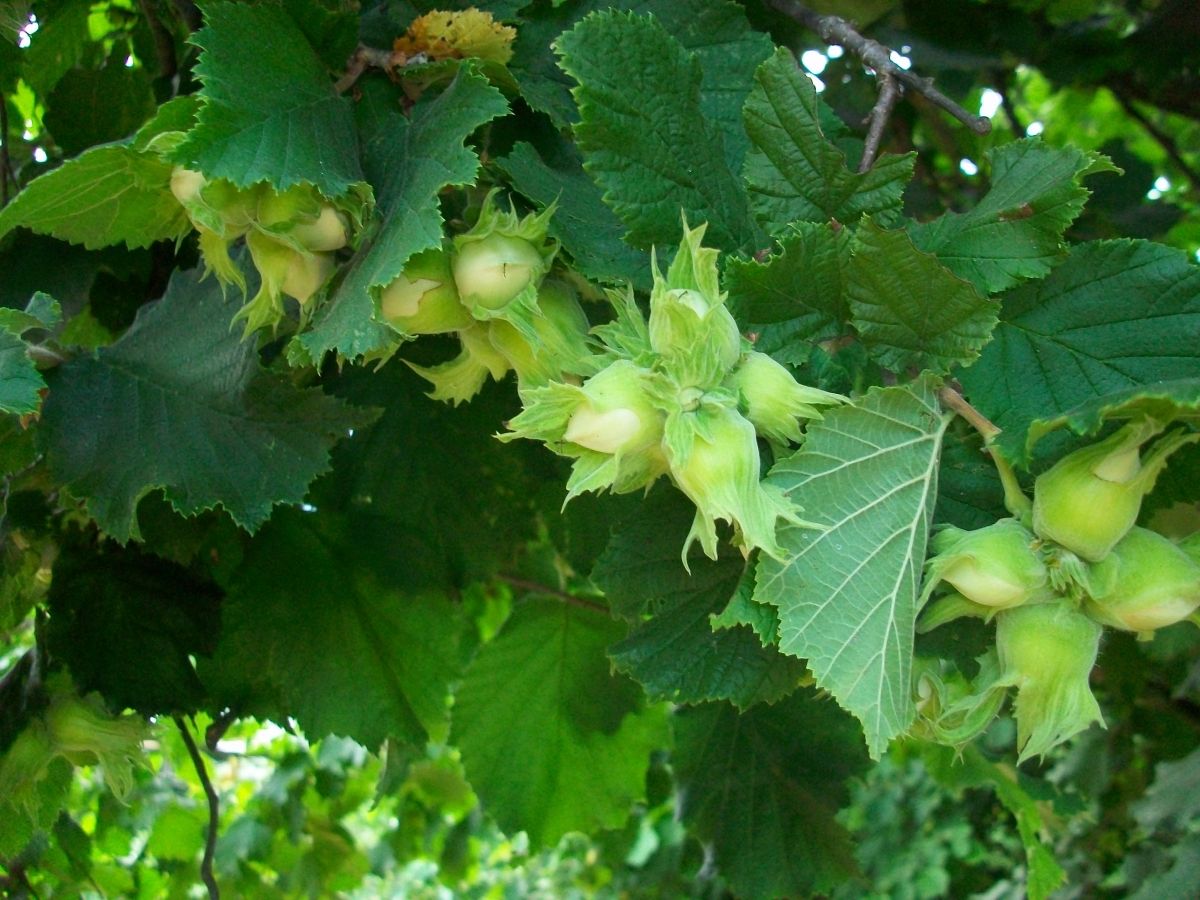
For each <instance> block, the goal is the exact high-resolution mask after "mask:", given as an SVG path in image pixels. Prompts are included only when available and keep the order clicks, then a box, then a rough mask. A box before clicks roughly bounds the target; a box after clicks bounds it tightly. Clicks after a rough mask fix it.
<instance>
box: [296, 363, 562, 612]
mask: <svg viewBox="0 0 1200 900" xmlns="http://www.w3.org/2000/svg"><path fill="white" fill-rule="evenodd" d="M428 387H429V385H428V384H427V383H426V382H425V381H424V380H423V379H421V378H420V377H418V376H417V375H416V373H414V372H413V371H412V370H411V369H410V368H409V367H408V366H406V365H404V364H403V363H401V362H400V361H399V360H395V361H393V362H390V363H388V365H386V366H384V367H383V368H382V369H378V370H365V369H355V370H349V371H347V372H346V373H345V375H343V376H342V377H341V378H339V379H337V381H335V382H334V383H333V384H332V386H331V389H332V390H333V391H334V392H335V393H336V394H338V395H339V396H341V397H344V398H345V399H347V400H348V401H349V402H351V403H353V404H354V405H356V406H360V407H361V406H369V407H375V408H378V409H381V410H382V413H381V415H380V417H379V419H378V420H377V421H376V422H375V423H374V424H373V425H371V426H369V427H367V428H359V429H355V432H354V435H353V436H352V437H349V438H347V439H346V440H344V441H342V442H341V443H340V444H339V445H338V446H337V448H336V449H335V450H334V454H333V466H334V471H333V474H332V475H331V476H330V478H328V479H326V480H325V481H323V482H321V483H319V484H318V485H317V486H316V488H315V489H314V497H313V502H314V503H316V504H317V505H319V506H320V507H321V508H322V509H327V508H330V507H331V506H334V505H336V506H338V508H342V509H346V510H354V511H356V512H358V513H360V514H362V515H369V516H372V517H378V520H379V522H380V525H381V526H386V527H389V528H390V529H391V531H390V533H392V534H393V535H394V537H393V541H394V543H393V546H392V549H391V551H390V553H391V554H393V555H394V556H395V557H396V558H403V559H405V560H406V563H405V565H404V566H403V569H402V572H398V574H403V576H404V578H405V579H406V581H405V583H406V584H408V585H409V586H410V587H411V588H413V589H418V588H437V589H442V590H446V589H462V588H465V587H466V586H467V585H469V584H470V583H471V582H472V581H482V580H486V579H489V578H491V577H493V576H494V575H495V574H496V573H497V572H498V571H499V570H500V568H501V567H502V566H503V565H505V564H506V563H508V562H509V561H510V560H511V557H512V554H513V547H514V546H516V545H518V544H519V543H520V542H521V541H524V540H533V539H534V538H536V537H537V533H538V529H539V527H540V516H539V512H540V509H539V507H538V505H537V502H536V500H537V497H538V491H539V489H540V488H541V485H542V482H541V480H540V479H539V478H537V477H535V475H536V474H540V465H541V464H542V463H543V462H544V460H543V459H542V458H541V457H540V456H538V457H537V458H536V466H534V467H531V466H530V465H529V464H528V460H529V459H530V457H532V456H535V455H537V454H541V453H542V452H543V451H542V450H541V448H539V447H535V446H532V445H530V446H528V447H522V446H515V445H512V444H502V443H500V442H499V441H497V440H495V439H494V438H493V435H495V433H496V430H497V428H498V427H499V424H498V423H500V422H504V421H506V420H507V419H509V418H511V417H513V416H514V415H516V413H517V412H518V411H519V408H520V407H519V401H518V400H517V398H516V396H514V392H513V390H512V387H511V385H509V384H494V383H493V384H489V385H487V386H486V387H485V388H484V389H483V391H482V392H481V393H480V394H479V395H478V396H477V397H475V398H474V399H473V400H472V401H471V403H469V404H466V405H464V406H460V407H458V408H454V407H451V406H449V405H448V404H446V403H442V402H439V401H436V400H431V399H429V397H427V396H426V395H425V392H426V390H428ZM556 499H557V498H556Z"/></svg>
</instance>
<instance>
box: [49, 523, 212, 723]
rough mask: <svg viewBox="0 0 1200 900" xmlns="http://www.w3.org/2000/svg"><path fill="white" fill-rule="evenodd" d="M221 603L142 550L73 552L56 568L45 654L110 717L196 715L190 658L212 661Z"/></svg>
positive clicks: (198, 699)
mask: <svg viewBox="0 0 1200 900" xmlns="http://www.w3.org/2000/svg"><path fill="white" fill-rule="evenodd" d="M220 602H221V593H220V591H219V590H218V589H217V588H216V587H215V586H214V585H212V584H210V583H208V582H205V581H201V580H200V579H198V578H197V577H196V576H195V575H194V574H192V573H191V572H189V571H188V570H187V569H184V568H183V567H182V566H178V565H176V564H174V563H169V562H167V561H165V560H162V559H159V558H157V557H154V556H150V555H148V554H145V553H142V552H141V551H139V550H137V549H136V548H133V547H130V548H119V547H116V546H115V545H113V544H111V543H104V544H101V545H100V546H99V547H87V546H73V547H72V546H68V547H66V548H64V549H63V551H62V553H61V555H60V556H59V557H58V559H57V560H56V561H55V563H54V578H53V581H52V582H51V586H50V595H49V598H48V602H47V607H48V610H49V612H50V618H49V621H48V623H47V625H46V629H45V633H44V636H45V641H46V646H47V648H48V649H49V650H50V652H51V653H52V654H53V655H54V657H55V658H56V659H58V660H60V661H62V662H64V663H66V665H67V668H68V669H69V670H70V672H71V677H72V678H73V680H74V681H75V683H76V684H77V685H78V686H79V689H80V690H81V691H83V692H85V693H86V692H88V691H99V692H100V693H101V694H102V695H103V696H104V699H105V700H106V701H107V702H108V704H109V706H110V708H112V709H124V708H125V707H130V708H132V709H136V710H137V711H138V712H140V713H143V714H145V715H153V714H168V713H184V712H188V713H190V712H193V711H194V710H195V709H196V708H197V707H198V706H199V705H200V704H201V703H202V702H203V700H204V687H203V686H202V685H201V683H200V679H199V678H198V677H197V676H196V671H195V667H194V665H193V663H192V661H191V659H189V656H207V655H209V654H211V653H212V651H213V648H214V646H215V645H216V640H217V634H218V632H219V630H220V611H219V609H220Z"/></svg>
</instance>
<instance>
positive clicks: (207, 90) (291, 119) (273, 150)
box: [173, 2, 363, 197]
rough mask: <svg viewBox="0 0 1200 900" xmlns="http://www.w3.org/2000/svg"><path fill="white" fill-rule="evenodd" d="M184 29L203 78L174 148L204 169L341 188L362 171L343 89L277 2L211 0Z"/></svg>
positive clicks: (238, 178)
mask: <svg viewBox="0 0 1200 900" xmlns="http://www.w3.org/2000/svg"><path fill="white" fill-rule="evenodd" d="M204 20H205V27H204V28H203V29H202V30H201V31H199V32H197V33H196V34H195V35H193V37H192V39H191V40H192V42H193V43H194V44H196V45H197V46H198V47H199V48H200V50H201V54H200V59H199V61H198V62H197V63H196V67H195V74H196V76H197V77H199V79H200V81H201V83H202V84H203V85H204V87H203V90H202V91H201V97H202V98H203V100H204V105H203V106H202V107H201V109H200V112H199V114H198V116H197V123H196V126H195V127H194V128H193V129H192V130H191V131H189V132H188V133H187V136H186V138H185V139H184V140H183V142H182V143H181V144H180V145H179V146H178V147H177V148H176V149H175V151H174V153H173V156H174V159H175V160H176V161H177V162H180V163H182V164H184V165H186V166H188V167H189V168H193V169H198V170H199V171H201V172H203V173H204V174H205V175H207V176H209V177H210V178H227V179H228V180H230V181H232V182H233V183H234V184H236V185H239V186H242V187H245V186H248V185H251V184H254V183H255V182H258V181H266V182H268V183H270V184H271V185H273V186H274V187H275V188H277V189H283V188H287V187H290V186H291V185H293V184H299V183H302V182H308V183H310V184H314V185H316V187H317V188H318V189H319V190H320V191H321V192H322V193H324V194H325V195H326V196H328V197H340V196H341V195H342V194H345V193H346V192H347V191H348V190H349V189H350V188H351V187H352V186H354V185H355V184H357V183H359V182H361V181H363V174H362V169H361V168H360V166H359V158H358V132H357V130H356V129H355V127H354V108H353V106H352V104H351V102H350V98H349V97H347V96H343V95H341V94H338V92H337V91H336V90H334V85H333V79H332V78H331V77H330V74H329V72H328V71H327V70H326V68H325V65H324V64H323V63H322V62H321V59H320V57H319V56H317V54H316V52H315V51H314V50H313V48H312V46H311V45H310V44H309V42H308V39H307V38H306V37H305V36H304V32H303V31H302V30H301V29H300V27H299V25H298V24H297V23H296V22H295V20H294V19H292V17H291V16H290V15H288V13H287V12H286V11H285V10H284V9H283V8H282V7H280V6H275V5H272V4H257V5H250V4H246V3H226V2H213V3H207V4H205V6H204Z"/></svg>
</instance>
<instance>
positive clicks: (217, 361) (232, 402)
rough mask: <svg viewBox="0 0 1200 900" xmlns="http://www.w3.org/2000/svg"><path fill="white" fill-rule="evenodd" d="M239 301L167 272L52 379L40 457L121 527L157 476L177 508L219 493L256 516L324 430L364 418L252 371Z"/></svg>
mask: <svg viewBox="0 0 1200 900" xmlns="http://www.w3.org/2000/svg"><path fill="white" fill-rule="evenodd" d="M240 302H241V300H240V298H239V297H234V296H232V295H230V296H228V297H226V296H224V295H223V293H222V290H221V287H220V285H219V284H217V282H216V281H215V279H208V280H207V281H204V282H201V281H200V276H199V273H198V272H195V271H192V272H183V273H179V272H177V273H176V275H175V277H174V278H173V279H172V281H171V285H170V287H169V288H168V290H167V294H166V296H164V297H163V299H162V300H161V301H159V302H158V303H155V304H152V305H150V306H147V307H143V308H142V310H141V311H140V312H139V314H138V317H137V321H136V322H134V324H133V327H132V328H130V329H129V331H128V332H126V334H125V335H124V336H123V337H122V338H121V339H120V340H119V341H117V342H116V343H115V344H113V345H112V346H111V347H107V348H103V349H101V350H100V351H99V352H98V353H97V354H96V355H95V356H82V357H80V358H78V359H75V360H74V361H72V362H69V363H67V364H66V365H63V366H61V367H59V368H58V369H57V370H55V372H54V373H53V375H52V377H51V378H50V379H49V384H50V395H49V397H48V398H47V400H46V403H45V406H44V409H43V412H42V429H41V439H42V443H43V444H44V446H45V448H46V451H47V455H48V459H49V463H50V467H51V470H52V471H53V472H54V474H55V476H56V477H57V478H59V479H61V480H62V482H63V483H64V484H67V485H69V486H70V488H71V490H72V492H74V493H75V494H76V495H78V496H80V497H82V498H84V499H85V500H86V501H87V508H88V512H89V513H90V514H91V515H92V516H93V517H94V518H95V519H96V521H97V522H98V523H99V524H100V527H101V528H103V529H104V530H105V531H106V532H108V533H109V534H111V535H112V536H113V537H115V538H117V539H118V540H120V541H126V540H128V539H129V538H131V537H134V538H136V537H138V536H139V531H138V526H137V516H136V510H137V502H138V500H139V499H140V498H141V497H142V496H143V495H145V494H146V493H148V492H150V491H152V490H155V489H156V488H162V489H163V491H164V493H165V494H166V496H167V499H168V500H170V501H171V504H172V505H173V506H174V507H175V509H176V510H178V511H179V512H181V513H183V514H185V515H194V514H195V513H198V512H200V511H201V510H205V509H210V508H212V507H214V506H216V505H218V504H219V505H221V506H223V507H224V508H225V509H226V510H227V511H228V512H229V514H230V515H231V516H233V518H234V520H235V521H236V522H238V524H240V525H242V526H243V527H244V528H247V529H254V528H257V527H258V526H259V525H261V524H262V523H263V522H264V521H265V520H266V518H267V516H268V515H270V511H271V508H272V507H273V506H275V505H276V504H277V503H296V502H299V501H300V500H301V499H302V498H303V497H304V494H305V491H306V490H307V488H308V484H309V482H311V481H312V479H313V478H315V477H316V476H317V475H318V474H320V473H321V472H323V471H325V470H326V469H327V468H328V465H329V449H330V448H331V447H332V446H333V444H334V442H335V441H336V440H337V439H338V438H339V437H342V436H344V435H345V433H346V430H347V429H348V428H351V427H353V426H355V425H361V424H364V423H365V422H366V421H368V420H369V419H368V417H367V416H366V415H365V414H364V413H362V412H361V411H355V410H351V409H349V408H348V407H346V406H345V405H344V404H342V403H341V402H339V401H337V400H335V399H333V398H332V397H327V396H326V395H325V394H323V393H322V392H321V391H320V390H317V389H312V388H309V389H300V388H296V387H294V386H292V385H291V384H290V383H289V382H288V381H286V380H284V379H282V378H279V377H277V376H274V375H268V374H266V373H265V372H263V371H262V370H261V368H260V367H259V365H258V357H257V353H256V352H255V348H254V345H253V343H250V342H243V341H242V340H241V339H240V335H239V334H238V333H237V331H235V330H231V329H230V327H229V322H230V319H231V318H232V316H233V313H234V312H235V311H236V309H237V308H238V306H239V305H240Z"/></svg>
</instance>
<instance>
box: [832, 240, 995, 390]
mask: <svg viewBox="0 0 1200 900" xmlns="http://www.w3.org/2000/svg"><path fill="white" fill-rule="evenodd" d="M852 250H853V254H854V255H853V256H852V257H851V260H850V266H849V268H848V269H847V271H846V300H847V302H848V304H849V306H850V312H851V314H852V316H853V322H854V326H855V328H857V329H858V333H859V334H860V335H861V337H862V340H863V343H864V344H866V346H867V349H868V351H869V352H870V354H871V356H872V357H873V358H874V359H875V360H876V361H877V362H878V363H879V364H880V365H882V366H884V367H885V368H889V369H892V370H893V371H896V372H903V371H904V370H906V369H908V368H910V367H911V368H915V369H926V370H930V371H934V372H939V373H940V372H946V371H947V370H949V368H950V367H951V366H953V365H960V366H966V365H970V364H971V363H972V362H973V361H974V360H975V359H976V358H977V357H978V356H979V351H980V349H981V348H982V347H983V346H984V344H986V343H987V342H988V340H989V338H990V337H991V335H992V331H993V329H994V328H995V327H996V314H997V312H999V304H998V303H997V302H996V301H995V300H991V299H988V298H985V297H982V296H980V294H979V292H978V291H976V290H975V288H974V287H973V286H972V285H971V283H970V282H968V281H963V280H962V279H961V278H959V277H958V276H957V275H954V274H952V273H951V272H950V271H949V270H947V269H946V267H945V266H943V265H942V264H941V263H939V262H938V260H937V259H936V257H933V256H931V255H930V254H928V253H922V252H921V251H920V250H917V249H916V247H914V246H913V243H912V240H911V239H910V238H909V236H908V235H907V234H906V233H905V232H903V231H885V230H883V229H882V228H880V227H879V226H878V225H876V224H875V223H874V222H870V221H868V222H865V223H863V226H862V227H861V228H859V229H858V232H857V234H855V236H854V243H853V248H852Z"/></svg>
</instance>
